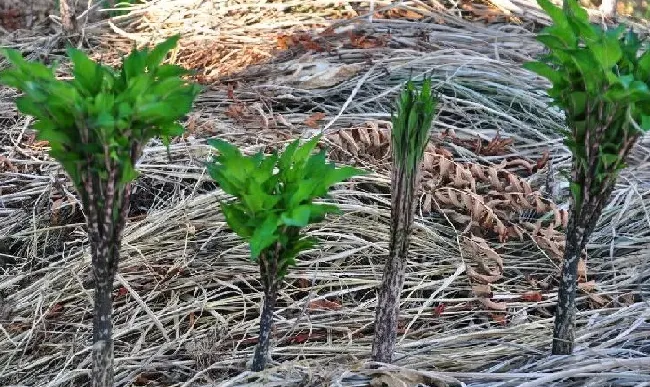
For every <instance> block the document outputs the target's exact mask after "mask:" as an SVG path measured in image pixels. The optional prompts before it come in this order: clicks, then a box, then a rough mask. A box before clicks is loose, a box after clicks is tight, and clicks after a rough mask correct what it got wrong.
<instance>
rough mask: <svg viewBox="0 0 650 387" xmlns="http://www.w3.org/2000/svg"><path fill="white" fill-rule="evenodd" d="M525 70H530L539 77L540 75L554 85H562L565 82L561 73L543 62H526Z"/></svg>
mask: <svg viewBox="0 0 650 387" xmlns="http://www.w3.org/2000/svg"><path fill="white" fill-rule="evenodd" d="M523 68H525V69H527V70H530V71H532V72H534V73H536V74H537V75H540V76H542V77H544V78H546V79H548V80H549V81H551V83H553V84H562V83H563V82H564V78H563V76H562V74H561V73H559V72H558V71H556V70H554V69H553V68H552V67H551V66H549V65H548V64H546V63H542V62H526V63H524V65H523Z"/></svg>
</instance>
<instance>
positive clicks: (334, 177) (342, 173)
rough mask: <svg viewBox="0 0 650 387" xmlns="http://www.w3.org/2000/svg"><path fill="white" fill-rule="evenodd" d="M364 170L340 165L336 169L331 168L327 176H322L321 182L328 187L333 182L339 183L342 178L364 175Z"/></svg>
mask: <svg viewBox="0 0 650 387" xmlns="http://www.w3.org/2000/svg"><path fill="white" fill-rule="evenodd" d="M365 173H366V172H365V171H363V170H361V169H356V168H352V167H342V168H337V169H331V170H330V171H329V172H328V174H327V176H326V177H324V178H323V184H324V185H325V186H326V187H330V186H331V185H333V184H336V183H340V182H342V181H344V180H347V179H349V178H351V177H352V176H357V175H364V174H365Z"/></svg>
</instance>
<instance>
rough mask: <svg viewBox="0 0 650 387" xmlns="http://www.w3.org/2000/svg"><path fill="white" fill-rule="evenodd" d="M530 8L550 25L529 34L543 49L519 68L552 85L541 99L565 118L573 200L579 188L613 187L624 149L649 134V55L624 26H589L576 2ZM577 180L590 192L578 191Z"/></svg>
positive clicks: (541, 2)
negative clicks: (572, 168) (574, 170)
mask: <svg viewBox="0 0 650 387" xmlns="http://www.w3.org/2000/svg"><path fill="white" fill-rule="evenodd" d="M538 4H539V5H540V6H541V7H542V9H544V11H546V13H548V15H549V16H550V17H551V18H552V20H553V25H551V26H549V27H546V28H545V29H543V30H542V31H541V32H540V33H539V35H538V36H537V40H539V41H540V42H542V43H543V44H544V45H545V46H546V48H547V49H548V51H549V52H548V54H547V55H544V56H543V57H542V58H541V60H539V61H535V62H529V63H526V64H525V65H524V67H525V68H527V69H529V70H531V71H533V72H535V73H537V74H539V75H541V76H543V77H545V78H547V79H548V80H549V81H550V82H551V83H552V87H551V88H550V89H549V90H548V94H549V96H550V97H551V98H553V100H554V103H555V104H556V105H558V106H559V107H560V108H562V109H563V110H564V111H565V113H566V120H567V124H568V126H569V128H570V131H569V132H567V133H565V134H566V138H565V144H566V145H567V146H568V147H569V148H570V150H571V152H572V154H573V156H574V157H573V158H574V163H575V164H576V167H577V169H578V172H579V175H578V178H577V181H574V182H573V186H572V192H573V194H574V197H575V198H576V199H577V200H576V201H577V202H580V201H581V196H582V195H581V191H582V190H583V189H587V190H591V189H592V188H593V189H594V190H595V191H598V190H599V189H600V187H599V185H600V184H601V183H603V182H605V181H607V182H609V183H608V184H613V180H614V179H615V177H616V175H617V173H618V171H619V170H620V169H622V168H623V167H624V162H625V156H626V155H627V152H629V148H630V147H631V145H632V144H633V143H634V141H635V140H636V138H638V136H639V135H641V134H642V133H643V132H646V131H648V130H649V129H650V89H649V86H650V51H648V50H647V47H645V49H644V47H643V44H642V42H641V41H640V39H639V37H638V35H637V34H635V33H634V32H633V31H631V30H629V31H627V32H626V27H625V26H624V25H621V26H619V27H617V28H615V29H611V30H603V29H602V28H601V27H600V26H598V25H594V24H591V23H590V22H589V17H588V14H587V12H586V11H585V10H584V9H583V8H582V7H580V5H579V4H578V2H577V1H576V0H566V5H567V7H566V10H564V11H563V10H562V9H560V8H559V7H557V6H555V5H553V4H552V3H551V2H550V1H549V0H538ZM574 178H575V177H574ZM585 181H589V182H591V183H592V184H591V185H592V187H582V186H581V185H582V184H584V182H585Z"/></svg>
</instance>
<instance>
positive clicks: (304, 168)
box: [207, 136, 362, 371]
mask: <svg viewBox="0 0 650 387" xmlns="http://www.w3.org/2000/svg"><path fill="white" fill-rule="evenodd" d="M319 139H320V136H316V137H314V138H313V139H311V140H310V141H308V142H306V143H305V144H304V145H302V146H299V141H298V140H296V141H294V142H292V143H291V144H290V145H289V146H288V147H287V149H286V150H285V151H284V152H283V153H282V155H278V153H277V152H274V153H273V154H272V155H269V156H265V155H264V154H262V153H261V152H260V153H257V154H254V155H251V156H244V155H242V154H241V152H240V151H239V149H238V148H237V147H235V146H233V145H231V144H228V143H227V142H225V141H222V140H218V139H213V140H210V141H209V142H208V143H209V144H210V145H212V146H213V147H215V148H216V149H217V150H218V151H219V154H218V156H216V157H215V158H214V160H213V161H212V162H210V163H208V164H207V168H208V173H209V174H210V176H211V177H212V178H213V179H214V180H215V181H216V182H217V183H218V184H219V185H220V187H221V188H222V189H223V190H224V192H226V193H227V194H229V195H232V196H234V200H232V201H228V202H223V203H221V209H222V211H223V214H224V216H225V218H226V222H227V223H228V225H229V226H230V228H232V230H233V231H234V232H235V233H237V235H239V236H240V237H242V238H243V239H244V240H246V241H247V242H248V243H249V245H250V254H251V259H252V260H253V261H254V262H257V263H258V264H259V266H260V280H261V283H262V288H263V291H264V305H263V308H262V313H261V316H260V333H259V340H258V344H257V347H256V349H255V354H254V357H253V364H252V370H253V371H261V370H263V369H264V368H265V366H266V362H267V359H268V356H269V342H270V335H271V329H272V325H273V310H274V309H275V304H276V300H277V293H278V288H279V285H280V282H281V281H282V279H283V277H284V276H285V274H286V273H287V270H288V269H289V267H291V266H293V265H295V264H296V257H297V256H298V255H299V254H300V253H301V252H303V251H305V250H307V249H310V248H312V247H313V246H314V245H315V244H316V240H315V239H314V238H310V237H306V236H304V235H303V234H301V229H302V228H303V227H305V226H307V225H309V224H311V223H315V222H320V221H321V220H323V219H324V217H325V215H326V214H327V213H337V212H339V209H338V207H337V206H336V205H333V204H326V203H314V199H316V198H319V197H323V196H325V195H326V194H327V192H328V190H329V189H330V187H331V186H332V185H334V184H336V183H339V182H341V181H343V180H346V179H348V178H350V177H352V176H354V175H359V174H361V173H362V171H361V170H358V169H355V168H351V167H342V168H336V166H335V165H334V164H333V163H327V162H326V160H325V151H324V150H321V151H320V152H319V153H316V154H312V151H313V149H314V148H315V146H316V144H317V143H318V140H319Z"/></svg>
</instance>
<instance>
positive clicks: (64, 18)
mask: <svg viewBox="0 0 650 387" xmlns="http://www.w3.org/2000/svg"><path fill="white" fill-rule="evenodd" d="M59 12H60V14H61V27H62V28H63V33H64V34H66V35H73V34H76V33H77V18H76V15H75V6H74V0H59Z"/></svg>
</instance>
